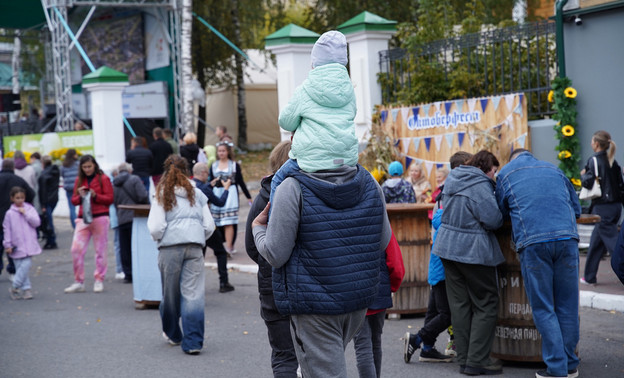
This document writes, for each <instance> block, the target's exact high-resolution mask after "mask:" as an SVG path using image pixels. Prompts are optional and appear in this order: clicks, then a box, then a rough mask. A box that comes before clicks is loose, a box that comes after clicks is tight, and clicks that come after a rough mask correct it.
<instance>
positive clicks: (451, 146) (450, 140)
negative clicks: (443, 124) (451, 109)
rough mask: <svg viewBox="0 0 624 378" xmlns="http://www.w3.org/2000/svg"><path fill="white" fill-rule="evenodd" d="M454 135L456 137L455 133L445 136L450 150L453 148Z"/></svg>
mask: <svg viewBox="0 0 624 378" xmlns="http://www.w3.org/2000/svg"><path fill="white" fill-rule="evenodd" d="M453 135H455V134H454V133H448V134H444V136H445V137H446V143H447V144H448V146H449V149H451V148H453Z"/></svg>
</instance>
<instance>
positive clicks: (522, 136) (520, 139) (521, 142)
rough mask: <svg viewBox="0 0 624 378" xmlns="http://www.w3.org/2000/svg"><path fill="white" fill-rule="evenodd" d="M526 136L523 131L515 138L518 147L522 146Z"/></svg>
mask: <svg viewBox="0 0 624 378" xmlns="http://www.w3.org/2000/svg"><path fill="white" fill-rule="evenodd" d="M526 137H527V134H526V133H524V134H522V135H520V136H519V137H518V139H517V140H518V144H519V145H520V148H524V143H525V142H526Z"/></svg>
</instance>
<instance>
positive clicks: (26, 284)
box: [2, 186, 41, 299]
mask: <svg viewBox="0 0 624 378" xmlns="http://www.w3.org/2000/svg"><path fill="white" fill-rule="evenodd" d="M10 195H11V202H13V204H12V205H11V207H10V208H9V211H7V213H6V215H5V216H4V222H2V228H3V229H4V240H3V247H4V251H5V252H6V253H7V255H10V256H11V257H12V258H13V261H14V262H15V277H13V285H12V286H10V287H9V294H10V295H11V299H21V298H24V299H32V297H33V296H32V292H31V290H30V278H29V277H28V272H29V271H30V265H31V256H35V255H38V254H40V253H41V247H40V246H39V242H38V241H37V227H39V224H41V219H40V218H39V214H38V213H37V210H35V208H34V207H33V206H32V205H31V204H29V203H27V202H25V201H26V191H25V190H24V188H21V187H19V186H15V187H13V188H12V189H11V193H10Z"/></svg>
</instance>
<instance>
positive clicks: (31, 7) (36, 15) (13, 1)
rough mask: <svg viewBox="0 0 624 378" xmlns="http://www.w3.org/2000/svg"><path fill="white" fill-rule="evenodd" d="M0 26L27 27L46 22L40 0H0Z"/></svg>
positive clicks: (7, 27) (9, 27)
mask: <svg viewBox="0 0 624 378" xmlns="http://www.w3.org/2000/svg"><path fill="white" fill-rule="evenodd" d="M0 2H1V3H2V4H0V28H6V29H29V28H32V27H36V26H38V25H44V24H45V23H46V18H45V14H44V13H43V7H42V6H41V0H1V1H0Z"/></svg>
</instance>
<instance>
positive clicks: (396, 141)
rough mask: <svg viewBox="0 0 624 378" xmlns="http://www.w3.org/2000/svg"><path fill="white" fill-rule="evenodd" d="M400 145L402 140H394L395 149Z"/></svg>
mask: <svg viewBox="0 0 624 378" xmlns="http://www.w3.org/2000/svg"><path fill="white" fill-rule="evenodd" d="M399 143H401V139H395V140H394V147H399Z"/></svg>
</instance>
